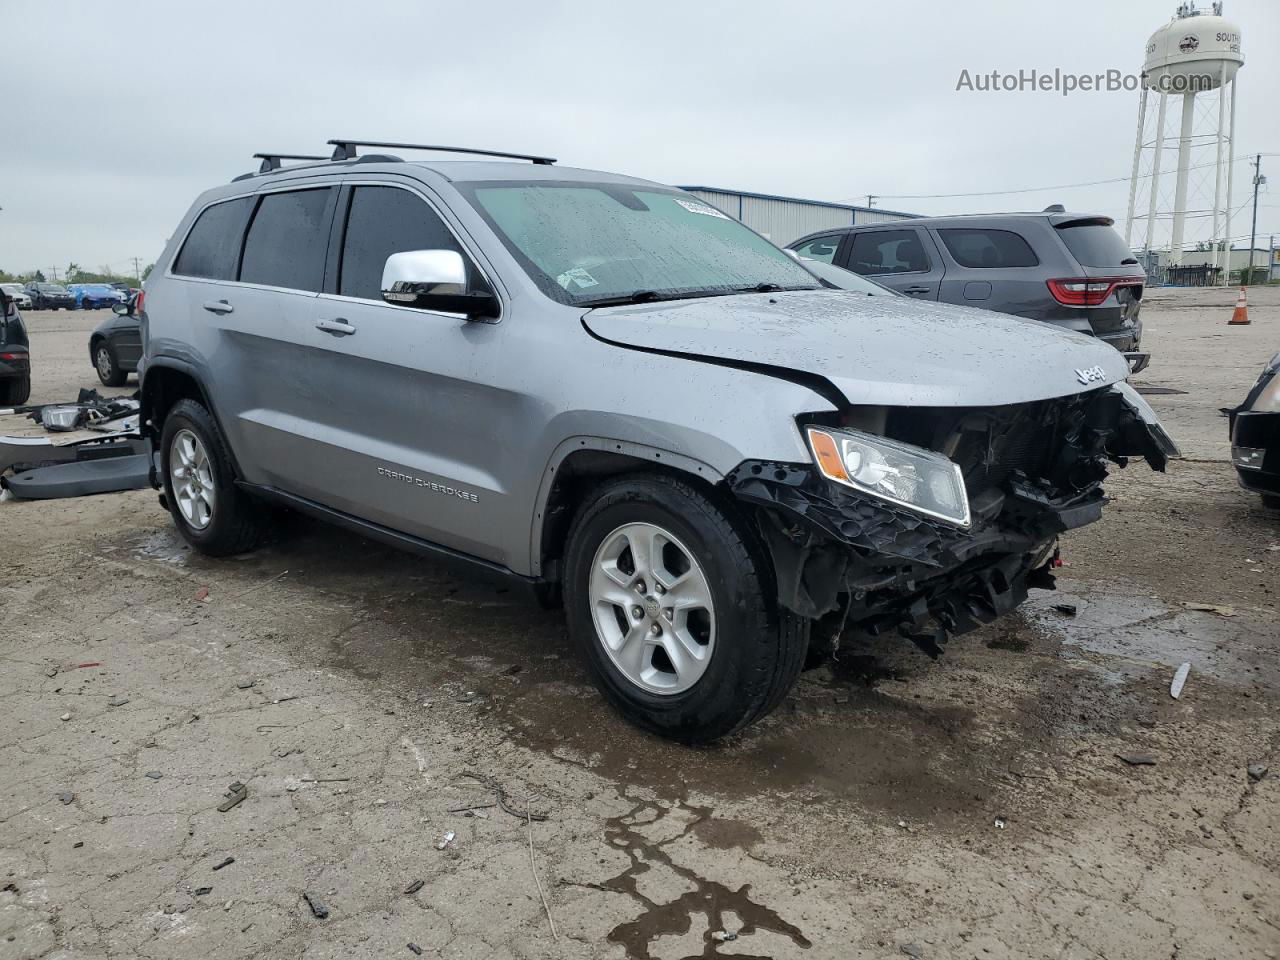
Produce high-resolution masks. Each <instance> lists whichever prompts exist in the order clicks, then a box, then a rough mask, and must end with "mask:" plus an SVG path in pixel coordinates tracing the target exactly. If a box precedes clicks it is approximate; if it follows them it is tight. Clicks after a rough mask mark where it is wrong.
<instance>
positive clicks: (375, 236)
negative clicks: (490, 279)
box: [338, 187, 462, 300]
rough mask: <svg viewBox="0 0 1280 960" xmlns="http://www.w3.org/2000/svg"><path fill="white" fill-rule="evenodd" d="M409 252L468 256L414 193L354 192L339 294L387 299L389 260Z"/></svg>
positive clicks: (388, 190) (374, 189)
mask: <svg viewBox="0 0 1280 960" xmlns="http://www.w3.org/2000/svg"><path fill="white" fill-rule="evenodd" d="M406 250H457V251H458V252H459V253H461V252H462V250H461V248H459V246H458V244H457V241H455V240H454V239H453V234H451V233H450V232H449V228H448V227H446V226H445V224H444V221H443V220H441V219H440V217H439V216H437V215H436V212H435V211H434V210H432V209H431V208H430V207H429V206H427V204H426V203H424V202H423V201H422V200H421V199H420V198H419V197H416V196H414V195H413V194H412V193H410V192H409V191H407V190H401V189H399V188H398V187H356V188H355V189H354V190H352V191H351V206H350V208H349V209H348V211H347V230H346V234H345V236H344V238H343V242H342V268H341V273H340V274H339V279H338V293H339V294H341V295H342V296H344V297H362V298H364V299H366V300H381V299H382V268H383V266H385V265H386V262H387V257H389V256H391V254H393V253H403V252H404V251H406Z"/></svg>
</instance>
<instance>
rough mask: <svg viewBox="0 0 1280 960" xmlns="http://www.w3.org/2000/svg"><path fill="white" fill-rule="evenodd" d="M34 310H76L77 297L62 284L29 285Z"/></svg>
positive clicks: (28, 292) (27, 288) (28, 293)
mask: <svg viewBox="0 0 1280 960" xmlns="http://www.w3.org/2000/svg"><path fill="white" fill-rule="evenodd" d="M26 290H27V295H28V296H30V297H31V309H32V310H74V309H75V308H76V295H75V294H74V293H72V292H71V291H70V290H68V289H67V288H66V287H64V286H63V285H62V284H60V283H28V284H27V287H26Z"/></svg>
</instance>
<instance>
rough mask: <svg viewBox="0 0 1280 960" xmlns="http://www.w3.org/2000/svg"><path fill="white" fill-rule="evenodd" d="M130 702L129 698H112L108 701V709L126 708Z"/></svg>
mask: <svg viewBox="0 0 1280 960" xmlns="http://www.w3.org/2000/svg"><path fill="white" fill-rule="evenodd" d="M128 702H129V698H128V697H112V698H111V699H110V700H108V701H107V706H108V707H123V706H124V705H125V704H126V703H128Z"/></svg>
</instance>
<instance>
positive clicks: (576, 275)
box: [556, 267, 600, 290]
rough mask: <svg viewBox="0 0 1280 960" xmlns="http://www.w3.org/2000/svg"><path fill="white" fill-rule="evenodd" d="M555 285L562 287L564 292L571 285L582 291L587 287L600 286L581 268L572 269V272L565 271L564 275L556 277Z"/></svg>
mask: <svg viewBox="0 0 1280 960" xmlns="http://www.w3.org/2000/svg"><path fill="white" fill-rule="evenodd" d="M556 283H558V284H560V286H562V287H564V289H566V290H568V289H569V284H571V283H573V284H577V285H578V286H579V287H580V288H582V289H583V290H585V289H586V288H587V287H598V286H599V285H600V282H599V281H598V280H596V278H595V277H593V276H592V275H591V274H589V273H587V271H586V270H584V269H582V267H574V268H573V269H572V270H566V271H565V272H564V273H562V274H560V276H558V277H556Z"/></svg>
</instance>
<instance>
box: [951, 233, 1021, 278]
mask: <svg viewBox="0 0 1280 960" xmlns="http://www.w3.org/2000/svg"><path fill="white" fill-rule="evenodd" d="M938 234H939V236H941V237H942V243H943V245H944V246H946V248H947V252H948V253H950V254H951V256H952V257H954V258H955V261H956V263H958V264H960V266H962V267H975V268H978V269H996V268H998V267H1034V266H1037V265H1038V264H1039V263H1040V261H1039V260H1038V259H1037V258H1036V255H1035V253H1033V252H1032V250H1031V247H1030V246H1028V245H1027V241H1026V240H1024V239H1022V237H1021V236H1020V235H1019V234H1016V233H1014V232H1013V231H1011V230H983V229H979V228H976V227H974V228H964V229H947V230H939V231H938Z"/></svg>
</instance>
